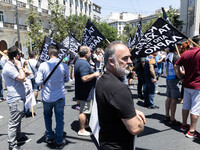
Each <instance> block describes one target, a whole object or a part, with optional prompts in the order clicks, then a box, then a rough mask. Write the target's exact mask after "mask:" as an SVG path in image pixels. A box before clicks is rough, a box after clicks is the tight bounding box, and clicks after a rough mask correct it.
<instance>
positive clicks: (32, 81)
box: [31, 78, 39, 91]
mask: <svg viewBox="0 0 200 150" xmlns="http://www.w3.org/2000/svg"><path fill="white" fill-rule="evenodd" d="M31 83H32V87H33V91H39V86H38V85H37V84H36V83H35V78H32V79H31Z"/></svg>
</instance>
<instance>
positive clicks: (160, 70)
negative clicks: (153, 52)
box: [155, 55, 162, 74]
mask: <svg viewBox="0 0 200 150" xmlns="http://www.w3.org/2000/svg"><path fill="white" fill-rule="evenodd" d="M160 59H161V56H160V55H157V56H156V57H155V60H156V62H158V61H159V60H160ZM157 65H158V74H161V73H162V62H161V63H157Z"/></svg>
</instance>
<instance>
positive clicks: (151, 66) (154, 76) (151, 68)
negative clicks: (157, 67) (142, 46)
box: [149, 64, 157, 83]
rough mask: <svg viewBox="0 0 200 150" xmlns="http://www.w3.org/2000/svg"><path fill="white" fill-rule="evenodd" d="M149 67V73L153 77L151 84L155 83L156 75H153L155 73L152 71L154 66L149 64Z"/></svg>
mask: <svg viewBox="0 0 200 150" xmlns="http://www.w3.org/2000/svg"><path fill="white" fill-rule="evenodd" d="M149 67H150V73H151V75H152V77H153V83H156V82H157V79H156V74H155V71H154V66H153V65H152V64H149Z"/></svg>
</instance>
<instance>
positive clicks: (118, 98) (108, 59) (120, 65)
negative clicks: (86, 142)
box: [95, 41, 146, 150]
mask: <svg viewBox="0 0 200 150" xmlns="http://www.w3.org/2000/svg"><path fill="white" fill-rule="evenodd" d="M130 57H131V54H130V52H129V49H128V47H127V46H126V45H124V44H123V43H122V42H121V41H115V42H112V43H111V44H110V45H109V46H108V47H107V48H106V49H105V54H104V62H105V67H106V72H105V73H104V74H103V75H102V76H101V77H100V78H99V80H98V81H97V84H96V90H95V91H96V92H95V93H96V102H97V108H98V117H99V125H100V131H99V143H100V149H101V150H112V149H118V150H133V149H134V147H135V145H134V144H135V143H134V135H138V134H139V133H140V132H142V131H143V129H144V124H145V123H146V119H145V116H144V114H143V113H142V112H141V111H139V110H136V109H135V107H134V102H133V99H132V93H131V91H130V89H129V88H128V86H127V85H126V84H124V83H123V82H122V80H123V79H122V77H123V76H126V75H128V73H129V72H130V65H131V64H132V61H131V59H130Z"/></svg>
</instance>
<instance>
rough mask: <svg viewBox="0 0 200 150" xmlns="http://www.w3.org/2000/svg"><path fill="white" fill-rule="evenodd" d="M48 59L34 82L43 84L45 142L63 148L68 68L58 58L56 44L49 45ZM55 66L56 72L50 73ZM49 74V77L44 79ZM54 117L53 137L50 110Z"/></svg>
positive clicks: (41, 66)
mask: <svg viewBox="0 0 200 150" xmlns="http://www.w3.org/2000/svg"><path fill="white" fill-rule="evenodd" d="M48 52H49V57H50V60H48V61H47V62H44V63H42V64H41V65H40V67H39V69H38V72H37V76H36V78H35V82H36V84H37V85H38V86H41V85H43V84H44V81H45V84H44V85H43V88H42V93H41V97H42V100H43V109H44V111H43V114H44V121H45V127H46V142H47V143H48V144H51V143H54V142H55V144H56V148H59V149H60V148H63V147H64V145H65V144H66V140H65V139H64V138H63V130H64V107H65V82H68V81H69V70H68V67H67V65H66V64H64V63H61V64H59V65H58V66H57V64H58V63H59V62H60V59H59V58H58V54H59V49H58V47H57V46H56V45H51V46H50V47H49V50H48ZM55 66H57V68H56V70H55V71H56V72H54V73H53V74H51V72H52V70H54V68H55ZM49 74H51V76H50V78H49V79H48V80H46V79H47V78H48V77H49ZM53 109H54V112H55V117H56V129H55V139H54V131H53V130H52V113H53V112H52V110H53Z"/></svg>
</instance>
